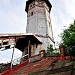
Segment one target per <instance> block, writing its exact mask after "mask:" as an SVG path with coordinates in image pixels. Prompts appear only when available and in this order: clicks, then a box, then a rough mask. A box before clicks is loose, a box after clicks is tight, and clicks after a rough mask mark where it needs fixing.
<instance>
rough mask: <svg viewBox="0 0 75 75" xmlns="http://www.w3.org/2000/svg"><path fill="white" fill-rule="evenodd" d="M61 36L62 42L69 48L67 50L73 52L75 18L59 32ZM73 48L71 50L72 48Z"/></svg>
mask: <svg viewBox="0 0 75 75" xmlns="http://www.w3.org/2000/svg"><path fill="white" fill-rule="evenodd" d="M61 38H62V41H63V44H64V45H65V46H66V47H68V48H69V50H68V52H69V53H70V55H71V54H74V53H73V52H75V50H74V49H75V20H74V22H73V23H72V24H70V26H69V27H68V28H67V29H65V30H64V31H63V33H62V34H61ZM72 49H73V50H72Z"/></svg>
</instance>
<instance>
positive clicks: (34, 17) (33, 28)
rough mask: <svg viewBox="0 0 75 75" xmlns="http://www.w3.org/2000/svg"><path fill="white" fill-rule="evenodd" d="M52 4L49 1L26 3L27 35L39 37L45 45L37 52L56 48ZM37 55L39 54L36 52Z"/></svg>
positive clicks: (31, 0)
mask: <svg viewBox="0 0 75 75" xmlns="http://www.w3.org/2000/svg"><path fill="white" fill-rule="evenodd" d="M51 7H52V5H51V3H50V2H49V1H48V0H28V1H27V2H26V9H25V11H26V12H27V27H26V33H33V34H35V35H36V36H38V37H39V38H40V39H41V40H42V42H43V44H42V45H41V46H38V47H37V50H38V49H39V50H40V49H41V50H43V49H44V50H47V46H48V45H50V44H52V45H53V46H54V43H55V42H54V39H53V31H52V24H51V18H50V11H51ZM36 53H37V52H36Z"/></svg>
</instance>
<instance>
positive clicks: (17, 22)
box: [0, 0, 75, 62]
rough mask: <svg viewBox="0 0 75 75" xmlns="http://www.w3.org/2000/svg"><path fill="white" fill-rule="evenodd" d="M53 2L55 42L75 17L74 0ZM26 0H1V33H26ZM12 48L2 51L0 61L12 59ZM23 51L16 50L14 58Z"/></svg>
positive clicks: (52, 17)
mask: <svg viewBox="0 0 75 75" xmlns="http://www.w3.org/2000/svg"><path fill="white" fill-rule="evenodd" d="M49 1H50V2H51V4H52V9H51V13H50V17H51V23H52V29H53V36H54V40H55V42H56V43H57V42H60V40H61V39H60V37H59V35H60V33H61V32H62V31H63V29H65V28H67V27H68V26H69V24H71V23H72V22H73V20H74V19H75V1H74V0H49ZM25 4H26V0H0V33H25V32H26V25H27V13H26V12H25ZM11 54H12V50H6V51H3V52H2V51H0V62H7V61H10V58H11ZM21 55H22V53H21V52H20V51H18V50H17V49H16V50H15V56H14V58H17V57H20V56H21Z"/></svg>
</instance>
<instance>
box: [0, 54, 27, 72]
mask: <svg viewBox="0 0 75 75" xmlns="http://www.w3.org/2000/svg"><path fill="white" fill-rule="evenodd" d="M27 59H28V54H26V55H24V56H21V57H19V58H17V59H14V60H12V68H13V67H15V66H17V65H19V64H21V63H22V62H24V61H25V60H27ZM9 68H11V61H9V62H7V63H5V64H4V63H2V64H0V73H2V72H4V71H6V70H8V69H9Z"/></svg>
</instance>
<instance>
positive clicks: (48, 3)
mask: <svg viewBox="0 0 75 75" xmlns="http://www.w3.org/2000/svg"><path fill="white" fill-rule="evenodd" d="M33 1H36V0H28V1H26V8H25V11H26V12H28V7H29V4H30V3H32V2H33ZM41 1H44V2H46V4H47V5H48V7H49V11H50V10H51V8H52V5H51V3H50V2H49V0H41Z"/></svg>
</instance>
